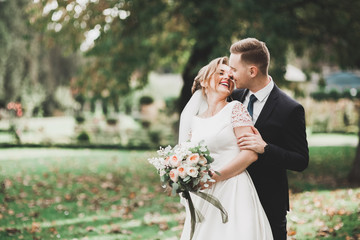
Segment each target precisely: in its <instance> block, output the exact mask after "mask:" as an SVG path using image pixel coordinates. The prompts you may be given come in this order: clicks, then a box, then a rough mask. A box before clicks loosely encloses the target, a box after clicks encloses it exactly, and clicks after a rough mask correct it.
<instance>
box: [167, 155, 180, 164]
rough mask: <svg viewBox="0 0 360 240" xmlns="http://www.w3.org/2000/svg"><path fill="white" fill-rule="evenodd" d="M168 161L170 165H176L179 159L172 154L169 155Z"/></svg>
mask: <svg viewBox="0 0 360 240" xmlns="http://www.w3.org/2000/svg"><path fill="white" fill-rule="evenodd" d="M169 162H170V165H171V166H173V167H178V166H180V164H181V159H180V158H179V157H178V156H177V155H172V156H170V159H169Z"/></svg>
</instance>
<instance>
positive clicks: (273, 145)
mask: <svg viewBox="0 0 360 240" xmlns="http://www.w3.org/2000/svg"><path fill="white" fill-rule="evenodd" d="M247 92H248V90H244V89H242V90H241V89H237V90H235V91H234V92H233V94H232V98H233V99H234V100H238V101H240V102H243V101H244V100H245V96H246V94H247ZM255 127H256V128H257V129H258V130H259V132H260V134H261V136H262V138H263V139H264V141H265V142H266V143H267V144H268V145H269V149H268V150H267V151H266V152H265V153H264V154H259V158H258V160H257V161H256V162H254V163H253V164H252V165H250V166H249V167H248V169H247V170H248V172H249V174H250V175H251V178H252V180H253V182H254V185H255V188H256V190H257V192H258V195H259V198H260V201H261V204H262V205H263V208H264V210H265V212H266V215H267V216H268V219H269V221H270V224H272V223H274V221H275V222H276V220H277V219H280V220H283V219H284V217H285V216H286V213H287V210H289V188H288V180H287V174H286V170H287V169H289V170H294V171H303V170H304V169H305V168H306V167H307V166H308V163H309V150H308V144H307V140H306V132H305V112H304V108H303V107H302V106H301V105H300V104H299V103H298V102H296V101H295V100H293V99H292V98H290V97H289V96H288V95H286V94H285V93H284V92H283V91H281V90H280V89H279V88H278V87H277V86H276V85H275V86H274V88H273V90H272V91H271V93H270V95H269V97H268V99H267V101H266V103H265V105H264V108H263V109H262V111H261V113H260V115H259V117H258V119H257V121H256V123H255Z"/></svg>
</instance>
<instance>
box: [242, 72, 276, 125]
mask: <svg viewBox="0 0 360 240" xmlns="http://www.w3.org/2000/svg"><path fill="white" fill-rule="evenodd" d="M269 79H270V82H269V83H268V84H267V85H266V86H265V87H264V88H262V89H260V90H259V91H257V92H256V93H253V92H251V91H250V90H249V92H248V94H247V95H246V97H245V101H244V103H243V104H244V105H245V107H246V108H247V106H248V104H249V100H250V95H251V94H254V95H255V97H256V98H257V101H255V102H254V107H253V123H254V124H255V123H256V120H257V119H258V117H259V115H260V113H261V110H262V109H263V107H264V105H265V103H266V100H267V99H268V97H269V95H270V92H271V90H272V89H273V88H274V85H275V84H274V82H273V80H272V78H271V77H270V76H269Z"/></svg>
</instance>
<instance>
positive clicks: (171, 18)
mask: <svg viewBox="0 0 360 240" xmlns="http://www.w3.org/2000/svg"><path fill="white" fill-rule="evenodd" d="M54 2H55V3H56V4H54ZM32 6H33V9H35V10H36V9H37V10H38V11H37V14H34V16H35V19H36V21H35V22H37V23H41V24H40V26H42V28H43V29H44V30H45V29H50V30H51V31H52V34H53V36H54V37H56V39H57V40H58V41H60V42H62V43H63V44H64V45H67V46H69V48H70V49H73V51H75V50H76V49H78V48H79V47H80V46H84V45H82V44H83V42H84V39H85V35H86V34H88V35H89V34H90V33H96V35H97V38H96V39H95V41H94V47H93V48H91V49H90V50H88V51H87V53H86V54H87V56H91V57H92V61H91V62H90V64H89V65H88V68H87V70H86V71H85V72H86V74H84V75H83V76H82V78H83V80H82V81H81V85H82V87H83V86H86V87H83V89H84V91H85V90H86V89H87V90H89V89H91V91H92V92H93V95H99V93H101V92H103V91H104V90H105V89H108V90H109V91H110V94H109V96H115V97H118V96H119V95H120V94H126V93H127V92H129V91H131V90H132V89H134V88H137V87H141V86H143V85H144V84H145V83H146V80H147V75H148V73H149V71H150V70H153V69H157V68H159V67H164V66H167V67H169V66H171V67H172V68H174V69H179V70H180V71H181V72H182V76H183V81H184V86H183V89H182V92H181V96H180V100H179V104H178V105H179V111H180V110H181V109H182V108H183V107H184V106H185V104H186V102H187V101H188V99H189V98H190V96H191V92H190V89H191V85H192V82H193V79H194V77H195V75H196V73H197V71H198V70H199V69H200V67H201V66H203V65H205V64H206V63H208V62H209V61H210V60H211V59H212V58H215V57H218V56H223V55H228V54H229V52H228V49H229V47H230V45H231V43H232V42H233V41H235V40H237V39H241V38H244V37H249V36H250V37H256V38H258V39H261V40H262V41H265V42H266V43H267V46H268V48H269V50H270V52H271V59H272V60H271V66H270V67H271V69H270V74H271V75H272V76H273V78H274V79H275V81H276V83H277V84H278V85H284V84H286V82H285V81H284V77H283V76H284V73H285V67H286V64H287V58H286V57H287V53H288V51H289V49H293V50H294V52H295V53H296V55H297V56H302V57H305V58H307V59H309V60H310V61H309V64H308V66H306V68H307V69H308V70H309V71H310V70H319V69H320V67H321V65H323V64H337V65H339V66H341V67H343V68H359V67H360V51H356V50H357V49H359V48H360V41H359V40H360V31H358V29H359V23H360V15H359V14H358V12H357V9H359V8H360V2H359V1H357V0H349V1H346V2H339V1H336V0H318V1H311V0H286V1H285V0H275V1H271V2H269V1H266V0H257V1H254V0H242V1H238V0H224V1H221V0H214V1H212V2H211V3H210V2H209V1H199V0H172V1H165V0H152V1H147V2H146V3H145V2H144V1H140V0H117V1H115V0H113V1H106V0H98V1H95V0H92V1H75V0H69V1H59V2H57V1H49V2H48V1H46V0H40V1H38V2H37V3H35V4H33V5H32ZM45 10H46V11H45ZM35 12H36V11H35ZM54 39H55V38H54ZM83 50H84V51H85V50H86V49H83ZM359 147H360V146H359ZM356 161H360V157H358V158H357V160H356ZM359 165H360V164H359Z"/></svg>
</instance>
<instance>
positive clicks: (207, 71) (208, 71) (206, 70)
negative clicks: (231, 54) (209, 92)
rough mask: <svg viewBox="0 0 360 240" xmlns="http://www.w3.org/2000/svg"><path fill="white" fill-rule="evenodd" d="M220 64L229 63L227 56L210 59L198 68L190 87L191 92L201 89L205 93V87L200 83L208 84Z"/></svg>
mask: <svg viewBox="0 0 360 240" xmlns="http://www.w3.org/2000/svg"><path fill="white" fill-rule="evenodd" d="M221 64H226V65H228V64H229V59H228V57H219V58H215V59H214V60H212V61H211V62H210V63H209V64H207V65H205V66H204V67H202V68H201V69H200V71H199V72H198V74H197V76H196V77H195V79H194V83H193V86H192V88H191V92H192V94H194V92H195V91H196V90H199V89H202V92H203V94H204V95H205V88H204V87H202V86H201V83H202V82H203V83H207V84H209V82H210V79H211V78H212V76H213V75H214V74H215V72H216V70H217V69H218V67H219V65H221Z"/></svg>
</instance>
